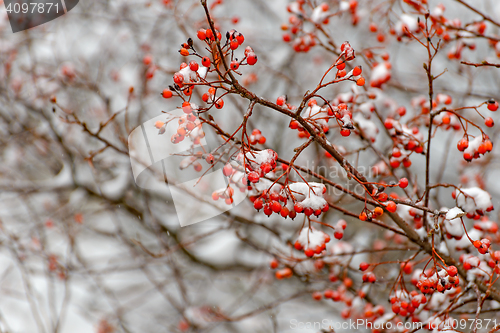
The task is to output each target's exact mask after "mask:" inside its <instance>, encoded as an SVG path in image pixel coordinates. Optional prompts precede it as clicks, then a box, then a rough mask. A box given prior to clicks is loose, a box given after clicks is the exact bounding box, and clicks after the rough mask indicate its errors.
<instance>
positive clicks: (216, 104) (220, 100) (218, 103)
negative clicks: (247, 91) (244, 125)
mask: <svg viewBox="0 0 500 333" xmlns="http://www.w3.org/2000/svg"><path fill="white" fill-rule="evenodd" d="M223 106H224V100H223V99H222V98H219V99H218V100H217V102H215V107H216V108H217V109H222V107H223Z"/></svg>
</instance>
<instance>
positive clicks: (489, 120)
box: [484, 117, 494, 127]
mask: <svg viewBox="0 0 500 333" xmlns="http://www.w3.org/2000/svg"><path fill="white" fill-rule="evenodd" d="M484 124H485V125H486V126H488V127H493V125H494V122H493V119H492V118H491V117H488V118H486V119H485V120H484Z"/></svg>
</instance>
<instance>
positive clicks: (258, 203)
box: [253, 199, 264, 210]
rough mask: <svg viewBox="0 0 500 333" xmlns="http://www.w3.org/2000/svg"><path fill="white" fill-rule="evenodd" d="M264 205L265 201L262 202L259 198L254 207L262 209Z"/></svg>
mask: <svg viewBox="0 0 500 333" xmlns="http://www.w3.org/2000/svg"><path fill="white" fill-rule="evenodd" d="M262 207H264V203H263V202H262V200H261V199H257V200H255V201H254V202H253V208H255V209H257V210H260V209H262Z"/></svg>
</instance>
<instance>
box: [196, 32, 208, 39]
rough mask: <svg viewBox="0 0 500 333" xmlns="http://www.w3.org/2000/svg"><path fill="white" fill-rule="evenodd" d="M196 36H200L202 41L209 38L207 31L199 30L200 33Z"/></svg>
mask: <svg viewBox="0 0 500 333" xmlns="http://www.w3.org/2000/svg"><path fill="white" fill-rule="evenodd" d="M196 35H197V36H198V39H200V40H205V39H206V38H207V35H206V33H205V29H200V30H198V33H197V34H196Z"/></svg>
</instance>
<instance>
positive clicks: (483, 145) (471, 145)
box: [463, 136, 492, 162]
mask: <svg viewBox="0 0 500 333" xmlns="http://www.w3.org/2000/svg"><path fill="white" fill-rule="evenodd" d="M491 148H492V145H491V141H490V140H488V139H486V140H484V138H483V137H482V136H477V137H475V138H474V139H473V140H472V141H469V142H468V146H467V148H466V149H465V150H464V155H463V156H464V159H465V160H466V161H468V162H470V161H472V159H475V158H479V156H480V155H481V154H485V153H486V152H488V151H491Z"/></svg>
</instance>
